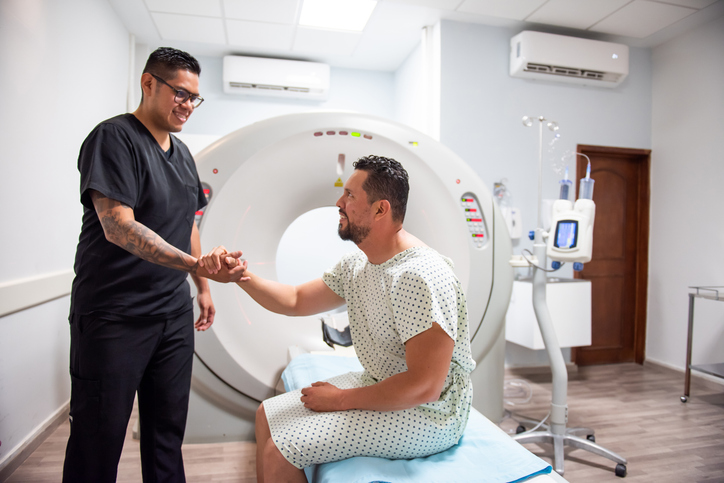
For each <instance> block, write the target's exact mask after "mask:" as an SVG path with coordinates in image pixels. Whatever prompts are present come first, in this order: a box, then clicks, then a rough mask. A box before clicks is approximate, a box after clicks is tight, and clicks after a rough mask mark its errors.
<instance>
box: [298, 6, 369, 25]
mask: <svg viewBox="0 0 724 483" xmlns="http://www.w3.org/2000/svg"><path fill="white" fill-rule="evenodd" d="M376 5H377V2H376V1H372V0H304V2H303V3H302V13H301V15H300V17H299V25H302V26H304V27H314V28H323V29H333V30H348V31H352V32H361V31H362V30H364V28H365V25H367V21H368V20H369V18H370V15H372V11H373V10H374V9H375V6H376Z"/></svg>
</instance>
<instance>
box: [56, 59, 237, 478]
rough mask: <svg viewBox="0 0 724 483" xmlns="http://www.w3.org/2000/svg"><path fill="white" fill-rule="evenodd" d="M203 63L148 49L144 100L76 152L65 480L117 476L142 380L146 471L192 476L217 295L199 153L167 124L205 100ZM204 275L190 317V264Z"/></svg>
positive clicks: (228, 276)
mask: <svg viewBox="0 0 724 483" xmlns="http://www.w3.org/2000/svg"><path fill="white" fill-rule="evenodd" d="M200 72H201V68H200V66H199V64H198V62H197V61H196V59H194V58H193V57H192V56H190V55H189V54H187V53H185V52H181V51H178V50H175V49H170V48H160V49H158V50H156V51H155V52H153V53H152V54H151V56H150V57H149V59H148V62H147V63H146V67H145V68H144V71H143V75H142V76H141V88H142V90H143V95H142V98H141V104H140V105H139V107H138V109H137V110H136V111H135V112H134V113H132V114H122V115H120V116H116V117H114V118H111V119H108V120H106V121H104V122H102V123H101V124H99V125H98V126H96V128H95V129H94V130H93V131H92V132H91V133H90V134H89V135H88V137H87V138H86V140H85V142H84V143H83V145H82V147H81V150H80V155H79V158H78V169H79V171H80V174H81V186H80V193H81V203H82V204H83V207H84V213H83V226H82V229H81V234H80V238H79V242H78V248H77V252H76V259H75V273H76V277H75V280H74V281H73V289H72V294H71V309H70V317H69V319H70V331H71V348H70V374H71V385H72V390H71V403H70V421H71V433H70V438H69V440H68V446H67V449H66V455H65V464H64V468H63V481H64V482H66V483H70V482H92V483H101V482H107V481H111V482H112V481H115V480H116V474H117V470H118V460H119V459H120V455H121V451H122V449H123V441H124V438H125V434H126V428H127V426H128V420H129V417H130V414H131V410H132V408H133V401H134V397H135V393H136V391H138V409H139V416H140V423H141V426H140V427H141V466H142V473H143V481H144V482H146V483H148V482H162V481H163V482H182V481H185V476H184V467H183V459H182V455H181V443H182V441H183V436H184V430H185V426H186V415H187V410H188V400H189V389H190V383H191V365H192V357H193V348H194V327H195V328H196V329H197V330H201V331H203V330H206V329H208V328H209V327H210V326H211V324H212V323H213V321H214V314H215V310H214V304H213V301H212V300H211V295H210V292H209V285H208V281H207V280H206V278H203V277H208V278H212V279H214V280H218V281H222V282H226V281H232V280H235V279H236V278H237V277H240V276H241V274H242V273H243V268H241V267H239V268H240V270H238V271H236V272H235V271H234V270H232V271H226V273H223V274H222V275H221V276H217V275H216V274H215V275H210V274H209V272H208V271H207V270H206V269H205V268H203V267H200V266H199V265H198V261H197V257H199V256H201V244H200V240H199V232H198V229H197V227H196V224H195V222H194V214H195V213H196V211H197V210H199V209H200V208H202V207H203V206H204V205H206V199H205V197H204V194H203V191H202V188H201V184H200V181H199V177H198V173H197V172H196V166H195V164H194V160H193V158H192V157H191V154H190V153H189V150H188V148H187V147H186V146H185V145H184V144H183V143H182V142H181V141H179V140H178V139H177V138H176V137H175V136H173V135H172V134H171V133H173V132H179V131H181V129H182V127H183V125H184V123H185V122H186V121H187V120H188V118H189V116H190V115H191V114H192V113H193V112H194V109H195V108H197V107H199V105H200V104H201V102H202V101H203V98H201V97H199V94H198V92H199V74H200ZM189 274H191V278H192V279H193V281H194V283H195V284H196V287H197V292H198V295H197V297H196V299H197V303H198V305H199V308H200V316H199V318H198V320H196V322H195V323H194V320H193V303H192V299H191V296H190V291H189V284H188V282H187V276H188V275H189Z"/></svg>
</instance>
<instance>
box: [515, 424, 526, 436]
mask: <svg viewBox="0 0 724 483" xmlns="http://www.w3.org/2000/svg"><path fill="white" fill-rule="evenodd" d="M520 433H525V426H523V425H522V424H519V425H518V427H517V428H515V434H520Z"/></svg>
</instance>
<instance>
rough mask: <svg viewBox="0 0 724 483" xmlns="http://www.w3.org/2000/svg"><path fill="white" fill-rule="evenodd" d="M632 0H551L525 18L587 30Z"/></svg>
mask: <svg viewBox="0 0 724 483" xmlns="http://www.w3.org/2000/svg"><path fill="white" fill-rule="evenodd" d="M630 1H631V0H597V1H595V2H582V1H581V0H549V1H548V2H546V4H545V5H543V6H542V7H541V8H539V9H538V10H536V11H535V12H533V13H532V14H531V15H530V16H528V17H527V18H526V19H525V20H526V21H528V22H537V23H544V24H548V25H557V26H559V27H569V28H574V29H581V30H585V29H587V28H588V27H590V26H592V25H594V24H595V23H596V22H599V21H600V20H601V19H603V18H606V17H607V16H608V15H610V14H612V13H613V12H615V11H616V10H618V9H619V8H621V7H623V6H624V5H626V4H627V3H629V2H630Z"/></svg>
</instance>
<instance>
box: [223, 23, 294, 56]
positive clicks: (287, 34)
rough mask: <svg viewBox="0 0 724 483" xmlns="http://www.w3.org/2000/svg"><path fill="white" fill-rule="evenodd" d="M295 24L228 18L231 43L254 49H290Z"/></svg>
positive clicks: (227, 33) (227, 31)
mask: <svg viewBox="0 0 724 483" xmlns="http://www.w3.org/2000/svg"><path fill="white" fill-rule="evenodd" d="M294 29H295V27H294V26H293V25H282V24H278V23H263V22H247V21H246V20H233V19H227V20H226V35H227V37H228V39H229V45H234V46H237V47H247V48H253V49H270V50H281V51H287V52H288V51H290V50H291V48H292V42H293V41H294Z"/></svg>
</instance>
